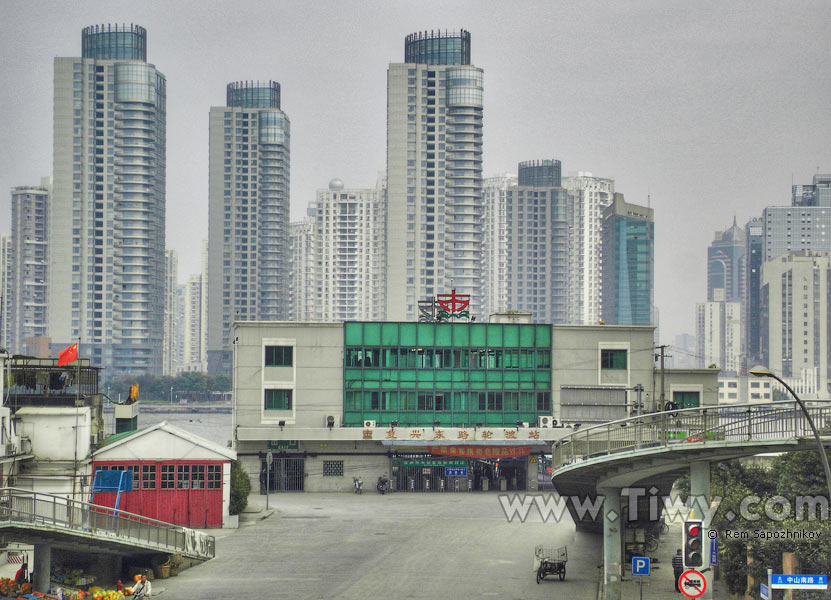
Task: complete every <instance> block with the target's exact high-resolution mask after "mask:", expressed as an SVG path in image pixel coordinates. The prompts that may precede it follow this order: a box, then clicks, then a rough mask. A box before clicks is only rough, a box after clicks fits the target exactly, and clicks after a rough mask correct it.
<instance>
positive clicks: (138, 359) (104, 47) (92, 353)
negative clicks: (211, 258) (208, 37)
mask: <svg viewBox="0 0 831 600" xmlns="http://www.w3.org/2000/svg"><path fill="white" fill-rule="evenodd" d="M81 40H82V46H83V51H82V57H81V58H56V59H55V99H54V189H53V196H52V210H51V214H50V217H49V229H50V234H49V240H50V244H51V258H50V264H49V275H48V277H49V293H48V295H49V326H48V331H49V335H50V336H51V337H52V340H53V343H60V344H63V343H67V344H68V343H71V342H73V341H76V340H77V339H78V338H79V337H80V338H81V354H82V355H83V356H84V357H89V358H91V360H92V364H94V365H100V366H102V367H103V368H104V369H105V371H104V374H105V376H120V375H125V374H128V373H138V372H150V373H154V374H160V373H161V372H162V358H163V351H162V344H163V337H164V297H165V296H164V286H165V254H164V253H165V113H166V92H165V86H166V82H165V77H164V75H163V74H162V73H160V72H159V71H157V70H156V68H155V67H154V66H153V65H152V64H149V63H148V62H147V61H146V54H147V35H146V32H145V30H144V28H142V27H139V26H137V25H130V26H129V27H128V26H117V25H104V26H94V27H87V28H85V29H84V30H83V33H82V37H81Z"/></svg>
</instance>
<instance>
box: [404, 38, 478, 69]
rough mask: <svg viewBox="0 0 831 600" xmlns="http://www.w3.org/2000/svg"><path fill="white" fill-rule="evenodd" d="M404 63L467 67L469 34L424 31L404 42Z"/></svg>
mask: <svg viewBox="0 0 831 600" xmlns="http://www.w3.org/2000/svg"><path fill="white" fill-rule="evenodd" d="M404 62H407V63H418V64H422V65H469V64H470V32H469V31H465V30H464V29H462V30H460V31H445V32H444V33H442V32H441V31H424V32H421V31H420V32H418V33H412V34H410V35H408V36H407V37H406V38H405V40H404Z"/></svg>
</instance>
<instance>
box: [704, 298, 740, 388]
mask: <svg viewBox="0 0 831 600" xmlns="http://www.w3.org/2000/svg"><path fill="white" fill-rule="evenodd" d="M715 296H716V299H715V300H713V301H712V302H699V303H697V304H696V305H695V311H696V337H695V340H696V354H697V357H698V367H699V368H702V369H703V368H707V367H709V366H710V365H716V366H717V367H718V368H719V369H720V370H721V373H722V374H723V375H728V376H735V375H738V374H739V372H740V370H741V367H742V323H741V321H742V308H741V303H740V302H725V301H724V300H723V297H724V294H723V289H722V288H718V291H717V292H716V294H715Z"/></svg>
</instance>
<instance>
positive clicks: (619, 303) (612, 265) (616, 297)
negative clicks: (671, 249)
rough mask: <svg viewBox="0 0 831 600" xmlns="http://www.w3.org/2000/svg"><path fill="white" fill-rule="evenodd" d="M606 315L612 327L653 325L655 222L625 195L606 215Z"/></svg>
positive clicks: (644, 209)
mask: <svg viewBox="0 0 831 600" xmlns="http://www.w3.org/2000/svg"><path fill="white" fill-rule="evenodd" d="M602 236H603V237H602V244H603V263H602V267H601V270H602V306H603V310H602V316H603V321H604V322H606V323H608V324H610V325H650V324H651V323H652V304H653V301H652V300H653V293H654V291H653V290H654V287H655V275H654V273H655V267H654V264H655V222H654V217H653V212H652V209H651V208H648V207H645V206H637V205H634V204H629V203H627V202H625V201H624V200H623V195H622V194H615V198H614V201H613V202H612V204H611V205H609V206H608V207H607V208H606V210H605V211H604V215H603V232H602Z"/></svg>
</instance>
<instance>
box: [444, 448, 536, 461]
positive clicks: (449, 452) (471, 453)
mask: <svg viewBox="0 0 831 600" xmlns="http://www.w3.org/2000/svg"><path fill="white" fill-rule="evenodd" d="M428 448H429V450H430V454H441V455H443V456H464V457H465V458H516V457H519V456H528V455H529V454H530V453H531V449H530V448H529V447H527V446H428Z"/></svg>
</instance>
